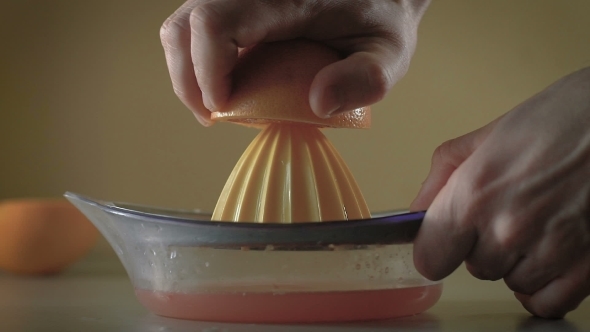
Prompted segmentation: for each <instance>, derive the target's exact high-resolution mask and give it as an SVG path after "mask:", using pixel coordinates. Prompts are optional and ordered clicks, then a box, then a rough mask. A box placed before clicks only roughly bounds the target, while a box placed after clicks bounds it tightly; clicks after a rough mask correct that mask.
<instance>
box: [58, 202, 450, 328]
mask: <svg viewBox="0 0 590 332" xmlns="http://www.w3.org/2000/svg"><path fill="white" fill-rule="evenodd" d="M66 197H67V198H68V199H69V200H70V201H71V202H72V203H73V204H74V205H75V206H76V207H78V208H79V209H80V210H81V211H82V212H83V213H84V214H85V215H86V216H87V217H88V218H89V219H90V220H91V221H92V222H93V223H94V225H95V226H96V227H97V228H98V229H99V230H100V232H101V233H102V234H103V235H104V236H105V238H106V239H107V241H109V243H110V245H111V246H112V247H113V249H114V250H115V252H116V253H117V255H118V257H119V259H120V260H121V262H122V263H123V265H124V267H125V269H126V271H127V273H128V275H129V278H130V279H131V282H132V284H133V286H134V288H135V292H136V295H137V298H138V300H139V301H140V302H141V303H142V304H143V305H144V306H145V307H146V308H148V309H149V310H150V311H152V312H153V313H155V314H157V315H161V316H166V317H173V318H181V319H193V320H206V321H219V322H249V323H310V322H336V321H359V320H374V319H388V318H393V317H401V316H408V315H414V314H418V313H420V312H423V311H425V310H427V309H428V308H430V307H432V306H433V305H434V304H435V303H436V302H437V301H438V299H439V298H440V295H441V292H442V283H440V282H432V281H430V280H428V279H426V278H424V277H422V276H421V275H420V274H419V273H418V272H417V271H416V269H415V268H414V265H413V258H412V244H411V240H412V239H413V236H414V235H415V233H416V232H417V229H418V227H419V225H420V221H421V218H420V215H415V214H414V215H409V217H404V215H399V217H395V218H394V217H391V216H390V217H387V216H386V214H384V215H382V216H378V217H375V218H373V219H369V220H360V221H346V222H329V223H308V224H296V225H276V224H254V223H228V222H211V221H209V220H210V214H206V213H200V212H199V211H178V210H165V209H158V208H152V207H144V206H137V205H129V204H120V203H119V204H117V203H111V202H102V201H96V200H92V199H89V198H86V197H83V196H80V195H76V194H71V193H67V194H66ZM394 215H395V214H394ZM392 234H393V235H392ZM350 239H354V241H352V240H350ZM376 243H385V244H376Z"/></svg>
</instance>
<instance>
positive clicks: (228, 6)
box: [190, 0, 310, 111]
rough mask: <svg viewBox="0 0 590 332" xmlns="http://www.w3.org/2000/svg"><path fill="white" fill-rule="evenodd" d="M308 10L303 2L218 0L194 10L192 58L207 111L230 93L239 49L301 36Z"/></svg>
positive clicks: (225, 98) (220, 104) (221, 104)
mask: <svg viewBox="0 0 590 332" xmlns="http://www.w3.org/2000/svg"><path fill="white" fill-rule="evenodd" d="M307 7H308V5H306V2H299V3H297V2H268V1H255V0H242V1H235V0H217V1H210V2H206V3H203V4H201V5H199V6H196V7H195V8H194V10H193V11H192V13H191V15H190V23H191V30H192V40H191V54H192V58H193V61H194V72H195V76H196V78H197V81H198V83H199V86H200V87H201V90H202V91H203V96H204V97H203V100H204V104H205V105H206V106H207V108H208V109H210V110H212V111H213V110H216V109H218V108H219V107H221V106H223V104H224V103H225V101H226V100H227V98H228V97H229V95H230V93H231V72H232V70H233V68H234V66H235V64H236V62H237V59H238V48H248V47H252V46H254V45H255V44H258V43H260V42H268V41H273V40H278V39H291V38H294V37H297V36H298V35H301V33H302V30H301V28H302V27H303V24H304V22H305V19H304V18H309V16H310V12H309V10H308V8H307Z"/></svg>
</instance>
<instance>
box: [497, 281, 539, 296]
mask: <svg viewBox="0 0 590 332" xmlns="http://www.w3.org/2000/svg"><path fill="white" fill-rule="evenodd" d="M504 283H505V284H506V286H508V288H509V289H510V290H511V291H513V292H517V293H521V294H525V295H533V293H535V291H536V289H534V288H535V287H534V285H533V283H531V282H528V281H526V280H524V281H523V280H521V279H520V278H519V277H514V276H508V277H505V278H504Z"/></svg>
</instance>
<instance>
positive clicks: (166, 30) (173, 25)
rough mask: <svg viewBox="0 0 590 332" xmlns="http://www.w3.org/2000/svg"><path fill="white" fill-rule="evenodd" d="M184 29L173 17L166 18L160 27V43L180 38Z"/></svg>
mask: <svg viewBox="0 0 590 332" xmlns="http://www.w3.org/2000/svg"><path fill="white" fill-rule="evenodd" d="M185 31H186V29H185V28H184V27H183V26H182V24H181V23H180V22H179V21H178V20H177V19H175V18H172V17H170V18H168V19H167V20H166V21H164V24H162V26H161V27H160V40H161V41H162V43H170V42H173V41H175V40H177V39H179V38H180V35H181V34H182V33H184V32H185Z"/></svg>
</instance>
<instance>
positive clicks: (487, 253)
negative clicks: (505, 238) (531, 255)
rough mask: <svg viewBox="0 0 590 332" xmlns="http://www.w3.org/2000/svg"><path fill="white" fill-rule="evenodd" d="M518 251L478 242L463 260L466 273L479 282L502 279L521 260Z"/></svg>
mask: <svg viewBox="0 0 590 332" xmlns="http://www.w3.org/2000/svg"><path fill="white" fill-rule="evenodd" d="M521 257H522V256H521V254H520V252H518V251H510V250H507V249H506V248H505V247H503V246H502V245H499V244H495V245H493V244H491V243H490V241H481V240H480V241H478V242H477V243H476V245H475V246H474V248H473V249H472V250H471V252H470V253H469V255H468V256H467V258H466V260H465V266H466V267H467V271H469V273H471V275H473V276H474V277H476V278H478V279H481V280H491V281H496V280H500V279H502V278H504V276H506V275H507V274H508V273H509V272H510V271H511V270H512V269H514V267H515V266H516V265H517V263H518V262H519V261H520V260H521Z"/></svg>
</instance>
